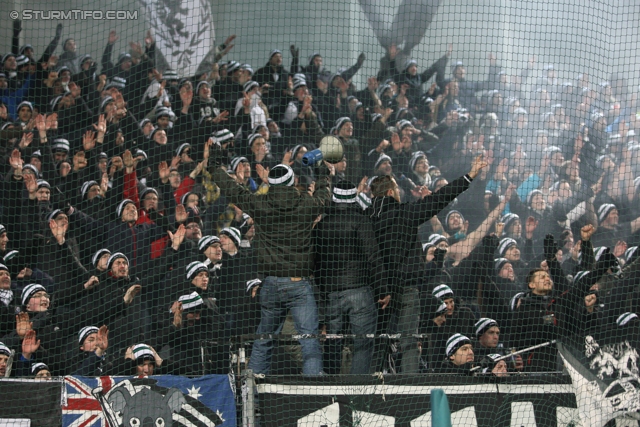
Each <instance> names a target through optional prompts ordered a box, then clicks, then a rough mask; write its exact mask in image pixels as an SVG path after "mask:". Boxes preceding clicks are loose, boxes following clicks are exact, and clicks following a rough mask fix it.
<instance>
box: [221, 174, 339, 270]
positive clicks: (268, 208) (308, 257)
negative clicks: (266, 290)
mask: <svg viewBox="0 0 640 427" xmlns="http://www.w3.org/2000/svg"><path fill="white" fill-rule="evenodd" d="M321 171H324V172H325V175H324V176H322V177H320V178H319V179H318V180H317V181H316V190H315V193H314V194H313V196H310V195H309V194H307V193H301V192H299V191H298V190H297V189H296V188H294V187H287V186H272V187H270V188H269V192H268V193H267V194H266V195H264V196H259V195H254V194H252V193H251V192H250V191H249V190H248V189H247V188H245V187H243V186H241V185H239V184H238V183H236V181H235V180H233V179H232V178H231V177H230V176H229V175H227V173H226V172H225V171H223V170H222V169H220V168H217V169H215V170H214V171H213V172H212V177H213V181H214V182H215V183H216V184H217V185H218V186H219V187H220V189H221V191H222V194H223V195H224V196H225V197H226V199H227V201H228V202H229V203H233V204H234V205H236V206H238V207H239V208H240V209H241V210H242V211H243V212H245V213H247V214H248V215H249V216H250V217H251V218H253V220H254V223H255V228H256V238H255V243H254V247H255V248H256V251H257V255H258V274H263V275H265V276H276V277H309V276H310V275H311V274H312V273H313V246H312V245H311V232H312V229H313V221H314V220H315V219H316V218H317V217H318V215H320V214H321V213H322V212H323V210H324V206H325V205H326V204H327V203H328V202H329V200H330V199H331V188H330V180H329V176H328V174H326V172H327V169H326V167H322V168H321Z"/></svg>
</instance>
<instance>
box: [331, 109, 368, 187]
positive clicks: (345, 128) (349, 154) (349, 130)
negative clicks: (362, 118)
mask: <svg viewBox="0 0 640 427" xmlns="http://www.w3.org/2000/svg"><path fill="white" fill-rule="evenodd" d="M333 129H334V131H333V132H334V133H335V135H336V136H337V137H338V138H339V139H340V141H341V142H342V146H343V148H344V156H345V157H346V158H347V170H346V171H345V179H346V180H347V181H350V182H360V180H361V179H362V176H363V173H362V156H363V154H362V148H361V146H360V142H359V141H358V140H357V139H355V138H353V122H352V121H351V119H350V118H349V117H340V118H339V119H338V120H336V123H335V125H334V127H333Z"/></svg>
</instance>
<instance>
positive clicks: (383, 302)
mask: <svg viewBox="0 0 640 427" xmlns="http://www.w3.org/2000/svg"><path fill="white" fill-rule="evenodd" d="M390 302H391V295H387V296H385V297H384V298H381V299H379V300H378V304H380V309H381V310H384V309H385V308H387V307H388V306H389V303H390Z"/></svg>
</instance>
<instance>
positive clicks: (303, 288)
mask: <svg viewBox="0 0 640 427" xmlns="http://www.w3.org/2000/svg"><path fill="white" fill-rule="evenodd" d="M218 153H221V152H218ZM218 157H219V158H218ZM218 157H216V156H214V158H213V163H214V165H216V166H215V169H213V170H212V171H211V175H212V177H213V180H214V182H215V183H216V184H217V185H218V186H219V187H220V189H221V191H222V194H223V195H224V196H225V197H226V198H227V201H228V202H229V203H233V204H234V205H236V206H237V207H238V208H239V209H241V210H242V211H243V212H246V213H247V214H248V215H249V216H251V218H253V220H254V224H255V228H256V238H255V247H256V251H257V255H258V274H261V275H264V276H265V279H264V281H263V282H262V289H261V290H260V306H261V317H260V325H259V326H258V330H257V333H258V334H273V333H276V332H280V330H281V329H282V324H283V323H284V319H285V315H286V313H287V310H291V314H292V315H293V320H294V322H295V326H296V330H297V331H298V332H299V333H301V334H314V335H315V334H317V333H318V307H317V305H316V300H315V297H314V295H313V288H312V286H311V281H310V280H309V277H310V276H311V274H312V273H313V248H312V245H311V231H312V228H313V223H314V221H315V220H316V218H317V217H318V216H319V215H320V214H322V212H323V210H324V206H325V205H326V204H327V203H328V202H329V200H330V199H331V190H330V182H331V181H330V177H329V175H330V174H331V175H333V174H334V173H335V169H334V167H333V165H331V164H330V163H327V162H324V165H326V167H325V166H324V165H323V164H320V165H319V166H320V168H319V169H320V173H321V177H320V178H319V179H318V180H317V181H316V187H315V192H314V193H313V195H309V194H308V193H306V192H300V191H298V190H297V189H296V188H295V186H294V181H295V176H294V173H293V170H292V169H291V168H290V167H289V166H287V165H283V164H280V165H277V166H275V167H274V168H273V169H271V171H269V176H268V182H269V186H270V188H269V193H267V194H266V195H264V196H256V195H254V194H252V193H251V192H250V191H249V190H248V189H247V188H245V187H243V186H241V185H239V184H238V183H237V182H236V181H235V180H234V179H233V178H231V177H230V176H229V175H228V174H227V172H226V169H224V168H220V167H219V166H220V163H222V156H218ZM300 346H301V348H302V357H303V365H302V373H303V374H304V375H320V374H322V352H321V351H320V343H319V342H318V340H317V338H310V339H302V340H300ZM272 347H273V343H272V340H256V341H255V342H254V344H253V350H252V354H251V361H250V363H249V368H250V369H252V370H253V371H254V373H257V374H268V373H269V369H270V367H271V350H272Z"/></svg>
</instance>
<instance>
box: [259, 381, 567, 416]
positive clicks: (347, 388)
mask: <svg viewBox="0 0 640 427" xmlns="http://www.w3.org/2000/svg"><path fill="white" fill-rule="evenodd" d="M433 389H442V390H444V392H445V393H446V394H447V398H448V399H449V406H450V408H451V419H452V425H453V426H454V427H455V426H464V427H502V426H504V427H510V426H537V427H556V426H567V425H570V424H571V423H573V425H578V421H579V419H578V413H577V409H576V399H575V396H574V394H573V388H572V386H571V383H570V381H569V378H567V377H562V376H553V375H549V376H545V377H527V378H524V377H517V376H514V377H510V378H504V379H496V378H480V377H454V376H442V375H437V376H431V375H425V376H419V377H413V378H388V377H385V378H384V381H381V380H378V379H371V378H369V377H357V378H352V379H349V378H344V377H343V378H339V379H338V378H322V379H320V380H310V379H304V380H302V379H301V380H298V381H291V380H290V379H286V380H285V379H278V378H269V379H265V380H263V381H261V383H260V384H259V385H258V393H259V398H258V399H259V404H260V410H261V413H262V416H261V423H262V424H261V425H263V426H267V427H279V426H305V425H307V426H327V427H332V426H333V427H338V426H343V425H350V426H351V425H352V426H356V425H360V426H373V425H376V426H378V425H379V426H395V427H430V426H431V403H430V394H431V391H432V390H433Z"/></svg>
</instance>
